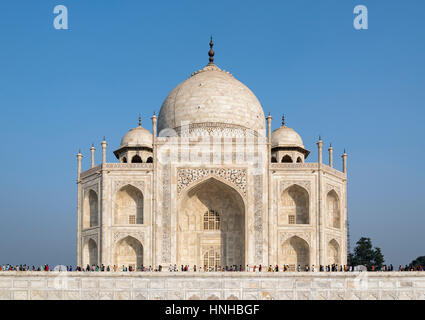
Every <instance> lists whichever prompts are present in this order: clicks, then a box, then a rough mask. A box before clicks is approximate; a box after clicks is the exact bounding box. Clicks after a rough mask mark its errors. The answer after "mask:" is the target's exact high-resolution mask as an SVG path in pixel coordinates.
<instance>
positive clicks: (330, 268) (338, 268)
mask: <svg viewBox="0 0 425 320" xmlns="http://www.w3.org/2000/svg"><path fill="white" fill-rule="evenodd" d="M365 270H366V268H365V267H363V268H361V267H353V266H347V265H337V264H333V265H327V266H322V265H320V266H318V267H316V266H315V265H312V266H308V265H306V266H304V267H302V266H301V265H298V266H297V267H295V266H294V265H283V266H281V267H279V265H275V266H272V265H269V266H263V265H261V264H260V265H258V266H257V265H254V266H250V265H246V266H245V268H243V267H242V265H239V266H237V265H232V266H225V267H222V266H214V267H211V266H210V267H208V266H206V265H204V266H198V267H197V266H196V265H194V266H193V267H190V266H189V265H181V266H180V267H178V266H177V265H176V264H174V265H171V264H170V265H169V266H168V267H163V266H161V265H159V266H157V267H152V266H144V265H141V266H140V267H137V268H136V267H134V266H133V265H130V266H125V265H122V266H120V267H119V266H117V265H113V266H109V265H108V266H105V265H103V264H102V265H100V266H99V265H86V267H81V266H76V267H75V268H73V267H72V266H56V267H55V268H51V267H50V266H49V265H48V264H45V265H42V266H29V265H26V264H24V265H22V264H21V265H10V264H7V265H0V271H67V272H72V271H74V272H134V271H139V272H161V271H168V272H291V271H292V272H354V271H365ZM367 270H368V271H383V272H385V271H395V270H394V267H393V265H392V264H390V265H383V266H382V267H375V266H371V267H370V268H369V269H367ZM398 271H400V272H402V271H425V268H423V267H422V266H421V265H419V266H417V267H409V266H407V265H405V266H404V267H403V266H401V265H400V266H399V267H398Z"/></svg>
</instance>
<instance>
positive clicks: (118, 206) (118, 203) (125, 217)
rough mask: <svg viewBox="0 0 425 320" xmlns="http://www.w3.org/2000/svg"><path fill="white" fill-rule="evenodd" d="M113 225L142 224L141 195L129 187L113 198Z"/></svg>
mask: <svg viewBox="0 0 425 320" xmlns="http://www.w3.org/2000/svg"><path fill="white" fill-rule="evenodd" d="M114 224H143V194H142V192H141V191H140V190H139V189H137V188H135V187H133V186H130V185H127V186H125V187H123V188H121V189H120V190H119V191H118V192H117V194H116V196H115V216H114Z"/></svg>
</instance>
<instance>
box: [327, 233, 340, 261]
mask: <svg viewBox="0 0 425 320" xmlns="http://www.w3.org/2000/svg"><path fill="white" fill-rule="evenodd" d="M327 257H328V263H327V264H328V265H332V264H338V265H339V264H340V263H341V260H340V246H339V244H338V242H337V241H336V240H335V239H332V240H331V241H329V243H328V248H327Z"/></svg>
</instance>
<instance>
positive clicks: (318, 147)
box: [317, 136, 323, 166]
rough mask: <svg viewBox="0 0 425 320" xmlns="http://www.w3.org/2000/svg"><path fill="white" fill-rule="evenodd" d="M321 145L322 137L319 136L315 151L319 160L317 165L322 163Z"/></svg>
mask: <svg viewBox="0 0 425 320" xmlns="http://www.w3.org/2000/svg"><path fill="white" fill-rule="evenodd" d="M322 147H323V141H322V138H321V137H320V136H319V141H317V149H318V150H317V151H318V160H319V166H320V165H321V164H322V162H323V161H322Z"/></svg>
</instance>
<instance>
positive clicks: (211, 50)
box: [208, 36, 214, 64]
mask: <svg viewBox="0 0 425 320" xmlns="http://www.w3.org/2000/svg"><path fill="white" fill-rule="evenodd" d="M213 46H214V42H213V38H212V36H211V38H210V51H208V56H209V57H210V63H209V64H214V50H213Z"/></svg>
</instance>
